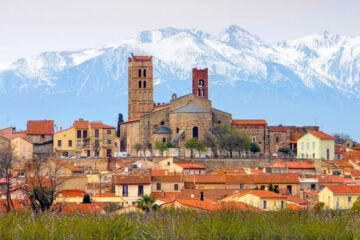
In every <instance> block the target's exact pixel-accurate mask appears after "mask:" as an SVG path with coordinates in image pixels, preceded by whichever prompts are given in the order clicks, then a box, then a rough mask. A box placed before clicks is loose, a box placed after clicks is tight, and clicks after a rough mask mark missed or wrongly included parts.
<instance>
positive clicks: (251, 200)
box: [222, 190, 287, 211]
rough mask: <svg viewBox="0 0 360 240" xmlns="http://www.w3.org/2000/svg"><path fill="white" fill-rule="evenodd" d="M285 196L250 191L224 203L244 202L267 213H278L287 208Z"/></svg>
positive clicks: (234, 196)
mask: <svg viewBox="0 0 360 240" xmlns="http://www.w3.org/2000/svg"><path fill="white" fill-rule="evenodd" d="M286 199H287V197H286V196H284V195H280V194H277V193H274V192H272V191H267V190H249V191H246V190H245V191H241V192H240V193H237V194H234V195H230V196H227V197H225V198H224V199H223V200H222V201H223V202H243V203H246V204H248V205H251V206H253V207H256V208H260V209H263V210H265V211H276V210H281V209H284V208H286Z"/></svg>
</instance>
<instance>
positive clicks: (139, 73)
mask: <svg viewBox="0 0 360 240" xmlns="http://www.w3.org/2000/svg"><path fill="white" fill-rule="evenodd" d="M138 76H139V78H140V77H141V69H139V72H138Z"/></svg>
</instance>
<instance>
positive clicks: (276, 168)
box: [269, 161, 315, 174]
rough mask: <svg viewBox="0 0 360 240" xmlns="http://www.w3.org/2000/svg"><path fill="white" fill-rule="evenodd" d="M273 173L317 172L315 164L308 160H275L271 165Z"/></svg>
mask: <svg viewBox="0 0 360 240" xmlns="http://www.w3.org/2000/svg"><path fill="white" fill-rule="evenodd" d="M269 169H270V171H271V172H272V173H299V174H315V166H314V165H312V164H310V163H308V162H306V161H298V162H289V161H281V162H275V163H273V164H271V165H270V166H269Z"/></svg>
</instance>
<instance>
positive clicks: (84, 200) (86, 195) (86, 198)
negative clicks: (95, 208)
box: [83, 194, 91, 203]
mask: <svg viewBox="0 0 360 240" xmlns="http://www.w3.org/2000/svg"><path fill="white" fill-rule="evenodd" d="M83 203H91V199H90V195H89V194H85V195H84V197H83Z"/></svg>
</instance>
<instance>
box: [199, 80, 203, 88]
mask: <svg viewBox="0 0 360 240" xmlns="http://www.w3.org/2000/svg"><path fill="white" fill-rule="evenodd" d="M199 87H204V80H202V79H200V80H199Z"/></svg>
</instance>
